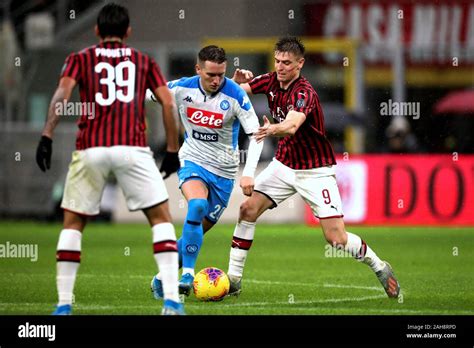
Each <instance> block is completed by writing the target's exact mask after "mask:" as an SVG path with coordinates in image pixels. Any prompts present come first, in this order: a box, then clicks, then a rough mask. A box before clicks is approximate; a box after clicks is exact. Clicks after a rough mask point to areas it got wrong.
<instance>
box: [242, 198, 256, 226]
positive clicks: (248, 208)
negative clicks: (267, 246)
mask: <svg viewBox="0 0 474 348" xmlns="http://www.w3.org/2000/svg"><path fill="white" fill-rule="evenodd" d="M257 215H258V208H257V207H256V206H255V205H253V204H251V203H250V202H249V200H246V201H245V202H244V203H242V204H241V205H240V216H239V218H240V220H245V221H249V222H254V221H256V220H257V217H258V216H257Z"/></svg>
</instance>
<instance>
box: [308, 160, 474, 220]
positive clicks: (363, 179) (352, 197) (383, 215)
mask: <svg viewBox="0 0 474 348" xmlns="http://www.w3.org/2000/svg"><path fill="white" fill-rule="evenodd" d="M336 168H337V169H336V172H337V181H338V186H339V190H340V193H341V198H342V204H343V210H344V215H345V217H344V220H345V221H346V222H347V223H364V224H374V225H381V224H398V225H473V226H474V155H462V154H460V155H421V154H420V155H361V156H351V157H350V159H346V160H344V158H342V157H341V158H338V165H337V166H336ZM306 221H307V222H308V223H310V224H313V223H316V222H317V221H318V220H317V219H316V218H315V217H313V216H312V214H311V210H310V209H309V208H307V211H306Z"/></svg>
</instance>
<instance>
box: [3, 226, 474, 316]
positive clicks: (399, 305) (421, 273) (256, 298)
mask: <svg viewBox="0 0 474 348" xmlns="http://www.w3.org/2000/svg"><path fill="white" fill-rule="evenodd" d="M60 229H61V226H60V225H59V224H46V223H33V222H2V223H0V244H4V245H5V244H6V243H7V242H8V243H10V244H38V260H37V261H36V262H32V261H31V260H30V259H26V258H6V257H2V258H0V314H3V315H5V314H49V313H51V312H52V310H53V307H54V305H55V302H56V285H55V250H56V244H57V239H58V235H59V231H60ZM233 229H234V227H233V226H232V225H224V224H218V225H217V226H215V227H214V229H213V230H211V231H210V232H209V233H208V234H206V236H205V238H204V244H203V248H202V250H201V255H200V257H199V259H198V263H197V267H196V271H198V270H199V269H201V268H204V267H208V266H215V267H219V268H221V269H223V270H225V271H226V270H227V265H228V255H229V246H230V242H231V238H232V232H233ZM348 230H349V231H352V232H354V233H357V234H359V235H360V236H362V238H363V239H364V240H366V242H367V243H368V245H370V246H371V247H372V249H374V250H375V252H376V253H378V255H379V256H380V257H381V258H382V259H386V260H388V261H389V262H390V263H391V264H392V266H393V268H394V271H395V274H396V275H397V277H398V278H399V281H400V284H401V287H402V297H400V298H399V299H398V300H394V299H389V298H387V297H386V295H385V292H384V291H383V289H382V287H381V286H380V284H379V282H378V280H377V278H376V277H375V275H374V274H373V273H372V271H371V270H370V269H369V268H368V267H367V266H365V265H363V264H360V263H358V262H356V261H354V260H353V259H352V258H347V257H327V255H326V254H327V249H325V241H324V238H323V235H322V233H321V231H320V229H319V227H308V226H304V225H257V231H256V235H255V240H254V244H253V247H252V249H251V251H250V254H249V257H248V259H247V265H246V269H245V273H244V280H243V283H242V284H243V287H242V289H243V292H242V294H241V296H240V297H239V298H226V299H224V301H221V302H212V303H211V302H199V301H198V300H197V299H196V298H194V296H193V295H191V296H190V297H189V298H187V299H186V312H187V313H188V314H219V315H235V314H246V315H247V314H248V315H252V314H295V315H308V314H324V315H330V314H370V315H379V314H382V315H384V314H389V315H392V314H394V315H398V314H408V315H410V314H414V315H424V314H470V315H472V314H474V291H473V286H472V284H473V280H474V266H473V265H474V231H473V230H472V228H454V227H416V228H414V227H366V226H357V227H349V228H348ZM177 231H178V234H180V233H181V228H180V227H178V229H177ZM82 243H83V244H82V245H83V248H82V263H81V267H80V269H79V276H78V279H77V282H76V287H75V300H76V302H75V306H74V314H78V315H87V314H145V315H154V314H159V313H160V311H161V303H160V302H159V301H156V300H154V299H153V298H152V295H151V292H150V280H151V278H152V276H153V275H154V273H155V271H156V268H155V267H156V266H155V261H154V259H153V256H152V255H153V254H152V245H151V231H150V229H149V228H148V227H147V226H146V225H144V224H143V225H139V224H137V225H132V224H112V225H111V224H100V223H90V224H89V226H88V227H87V228H86V231H85V233H84V237H83V241H82Z"/></svg>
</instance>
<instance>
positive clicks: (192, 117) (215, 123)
mask: <svg viewBox="0 0 474 348" xmlns="http://www.w3.org/2000/svg"><path fill="white" fill-rule="evenodd" d="M186 114H187V116H188V121H189V122H191V123H192V124H195V125H197V126H201V127H206V128H222V125H223V123H224V114H219V113H217V112H211V111H207V110H202V109H195V108H190V107H188V108H187V110H186Z"/></svg>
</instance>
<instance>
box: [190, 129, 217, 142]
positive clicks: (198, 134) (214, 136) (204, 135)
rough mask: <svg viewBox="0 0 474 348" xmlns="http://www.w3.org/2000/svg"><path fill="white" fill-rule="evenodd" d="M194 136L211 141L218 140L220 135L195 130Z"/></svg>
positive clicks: (197, 138)
mask: <svg viewBox="0 0 474 348" xmlns="http://www.w3.org/2000/svg"><path fill="white" fill-rule="evenodd" d="M193 138H194V139H196V140H201V141H210V142H216V141H218V140H219V136H218V135H217V134H214V133H201V132H198V131H195V130H193Z"/></svg>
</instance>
